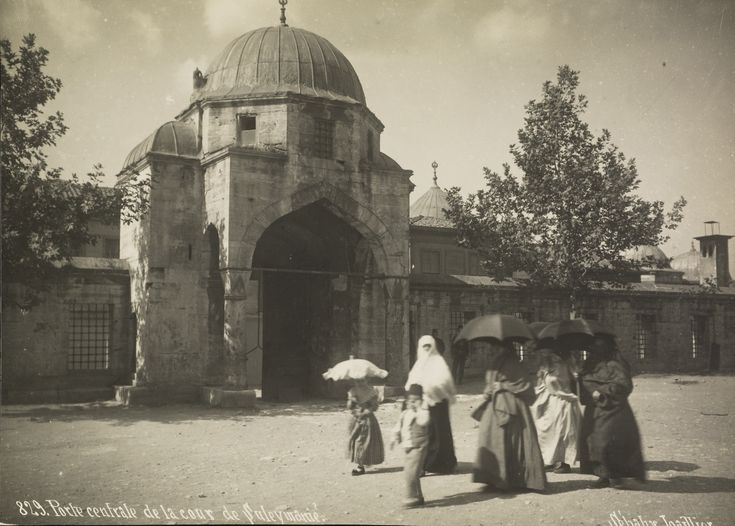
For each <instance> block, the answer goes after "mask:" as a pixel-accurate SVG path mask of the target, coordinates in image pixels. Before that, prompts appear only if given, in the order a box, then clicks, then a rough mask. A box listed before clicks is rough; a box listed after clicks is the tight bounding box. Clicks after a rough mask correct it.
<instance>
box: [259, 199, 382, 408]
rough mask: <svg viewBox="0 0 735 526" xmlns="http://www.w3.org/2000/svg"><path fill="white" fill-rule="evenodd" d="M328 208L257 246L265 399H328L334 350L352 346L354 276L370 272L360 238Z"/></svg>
mask: <svg viewBox="0 0 735 526" xmlns="http://www.w3.org/2000/svg"><path fill="white" fill-rule="evenodd" d="M329 207H330V205H329V204H328V202H326V201H319V202H316V203H313V204H310V205H307V206H305V207H303V208H300V209H298V210H296V211H294V212H292V213H290V214H288V215H286V216H284V217H282V218H280V219H278V220H277V221H275V222H274V223H273V224H271V225H270V226H269V227H268V228H267V229H266V230H265V232H263V235H262V236H261V238H260V239H259V241H258V243H257V245H256V249H255V254H254V255H253V268H254V269H258V270H261V272H260V274H261V275H262V281H261V286H262V287H263V290H262V294H263V371H262V393H263V398H264V399H267V400H277V401H293V400H298V399H301V398H303V397H307V396H314V395H319V394H323V392H324V385H323V384H324V381H323V380H322V378H321V373H322V372H323V371H324V370H326V369H327V368H328V367H329V366H330V365H332V364H331V363H330V361H331V360H332V356H333V355H334V350H335V347H337V346H339V347H340V348H341V347H343V346H346V348H349V346H350V344H351V339H352V335H353V325H354V324H353V321H354V320H352V315H353V309H354V307H355V304H354V303H355V302H354V296H352V295H351V289H354V287H355V286H359V283H358V281H359V280H357V279H355V277H354V275H355V274H356V273H360V272H364V270H365V265H366V260H367V259H368V258H365V257H364V256H365V254H364V251H358V250H357V246H358V243H359V242H360V241H361V240H362V239H363V238H362V236H361V235H360V233H359V232H357V230H355V229H354V228H353V227H352V226H351V225H349V223H347V222H345V221H344V220H343V219H341V218H340V217H338V216H337V215H336V214H335V213H334V212H332V211H330V209H329ZM358 253H360V254H362V257H357V256H356V254H358ZM360 260H362V261H360Z"/></svg>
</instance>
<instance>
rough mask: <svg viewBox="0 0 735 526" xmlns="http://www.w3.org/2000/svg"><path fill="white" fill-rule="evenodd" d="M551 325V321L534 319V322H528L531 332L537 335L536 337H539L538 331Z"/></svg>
mask: <svg viewBox="0 0 735 526" xmlns="http://www.w3.org/2000/svg"><path fill="white" fill-rule="evenodd" d="M549 325H551V322H549V321H534V322H533V323H529V324H528V328H529V329H531V332H532V333H533V334H534V335H535V336H536V338H538V333H539V332H541V331H542V330H543V329H545V328H546V327H548V326H549Z"/></svg>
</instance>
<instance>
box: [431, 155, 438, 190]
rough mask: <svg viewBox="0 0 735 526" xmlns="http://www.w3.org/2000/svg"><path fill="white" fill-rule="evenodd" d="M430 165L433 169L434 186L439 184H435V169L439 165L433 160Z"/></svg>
mask: <svg viewBox="0 0 735 526" xmlns="http://www.w3.org/2000/svg"><path fill="white" fill-rule="evenodd" d="M431 167H432V168H433V169H434V186H439V185H438V184H436V169H437V168H438V167H439V163H438V162H436V161H434V162H433V163H431Z"/></svg>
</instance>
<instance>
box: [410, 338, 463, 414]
mask: <svg viewBox="0 0 735 526" xmlns="http://www.w3.org/2000/svg"><path fill="white" fill-rule="evenodd" d="M427 344H429V345H431V347H430V348H429V349H428V351H427V350H425V349H424V345H427ZM416 356H417V360H416V363H415V364H413V367H412V368H411V372H409V373H408V381H407V382H406V389H408V388H409V386H411V385H412V384H419V385H420V386H421V387H423V389H424V399H425V400H426V401H427V402H428V404H429V405H430V406H433V405H435V404H437V403H439V402H441V401H443V400H449V403H450V404H452V403H454V400H455V394H456V392H457V391H456V389H455V388H454V380H453V379H452V373H451V372H450V371H449V366H447V362H445V361H444V358H443V357H442V355H441V354H439V351H437V350H436V341H435V340H434V338H433V337H432V336H422V337H421V338H420V339H419V343H418V349H417V350H416Z"/></svg>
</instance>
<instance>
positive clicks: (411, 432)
mask: <svg viewBox="0 0 735 526" xmlns="http://www.w3.org/2000/svg"><path fill="white" fill-rule="evenodd" d="M423 395H424V392H423V389H422V387H421V386H420V385H418V384H411V385H410V386H409V388H408V392H407V393H406V402H404V407H403V411H402V412H401V416H400V418H399V419H398V423H397V424H396V427H394V428H393V440H392V441H391V447H393V446H394V445H395V444H396V443H399V444H401V445H402V446H403V449H404V451H405V453H406V460H405V464H404V466H403V473H404V476H405V480H406V490H407V493H408V495H407V497H406V500H405V501H404V503H403V505H404V507H406V508H415V507H417V506H422V505H423V504H424V495H423V493H422V492H421V475H422V473H423V471H424V461H425V460H426V454H427V451H428V445H429V410H428V408H427V407H426V404H424V403H423Z"/></svg>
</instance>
